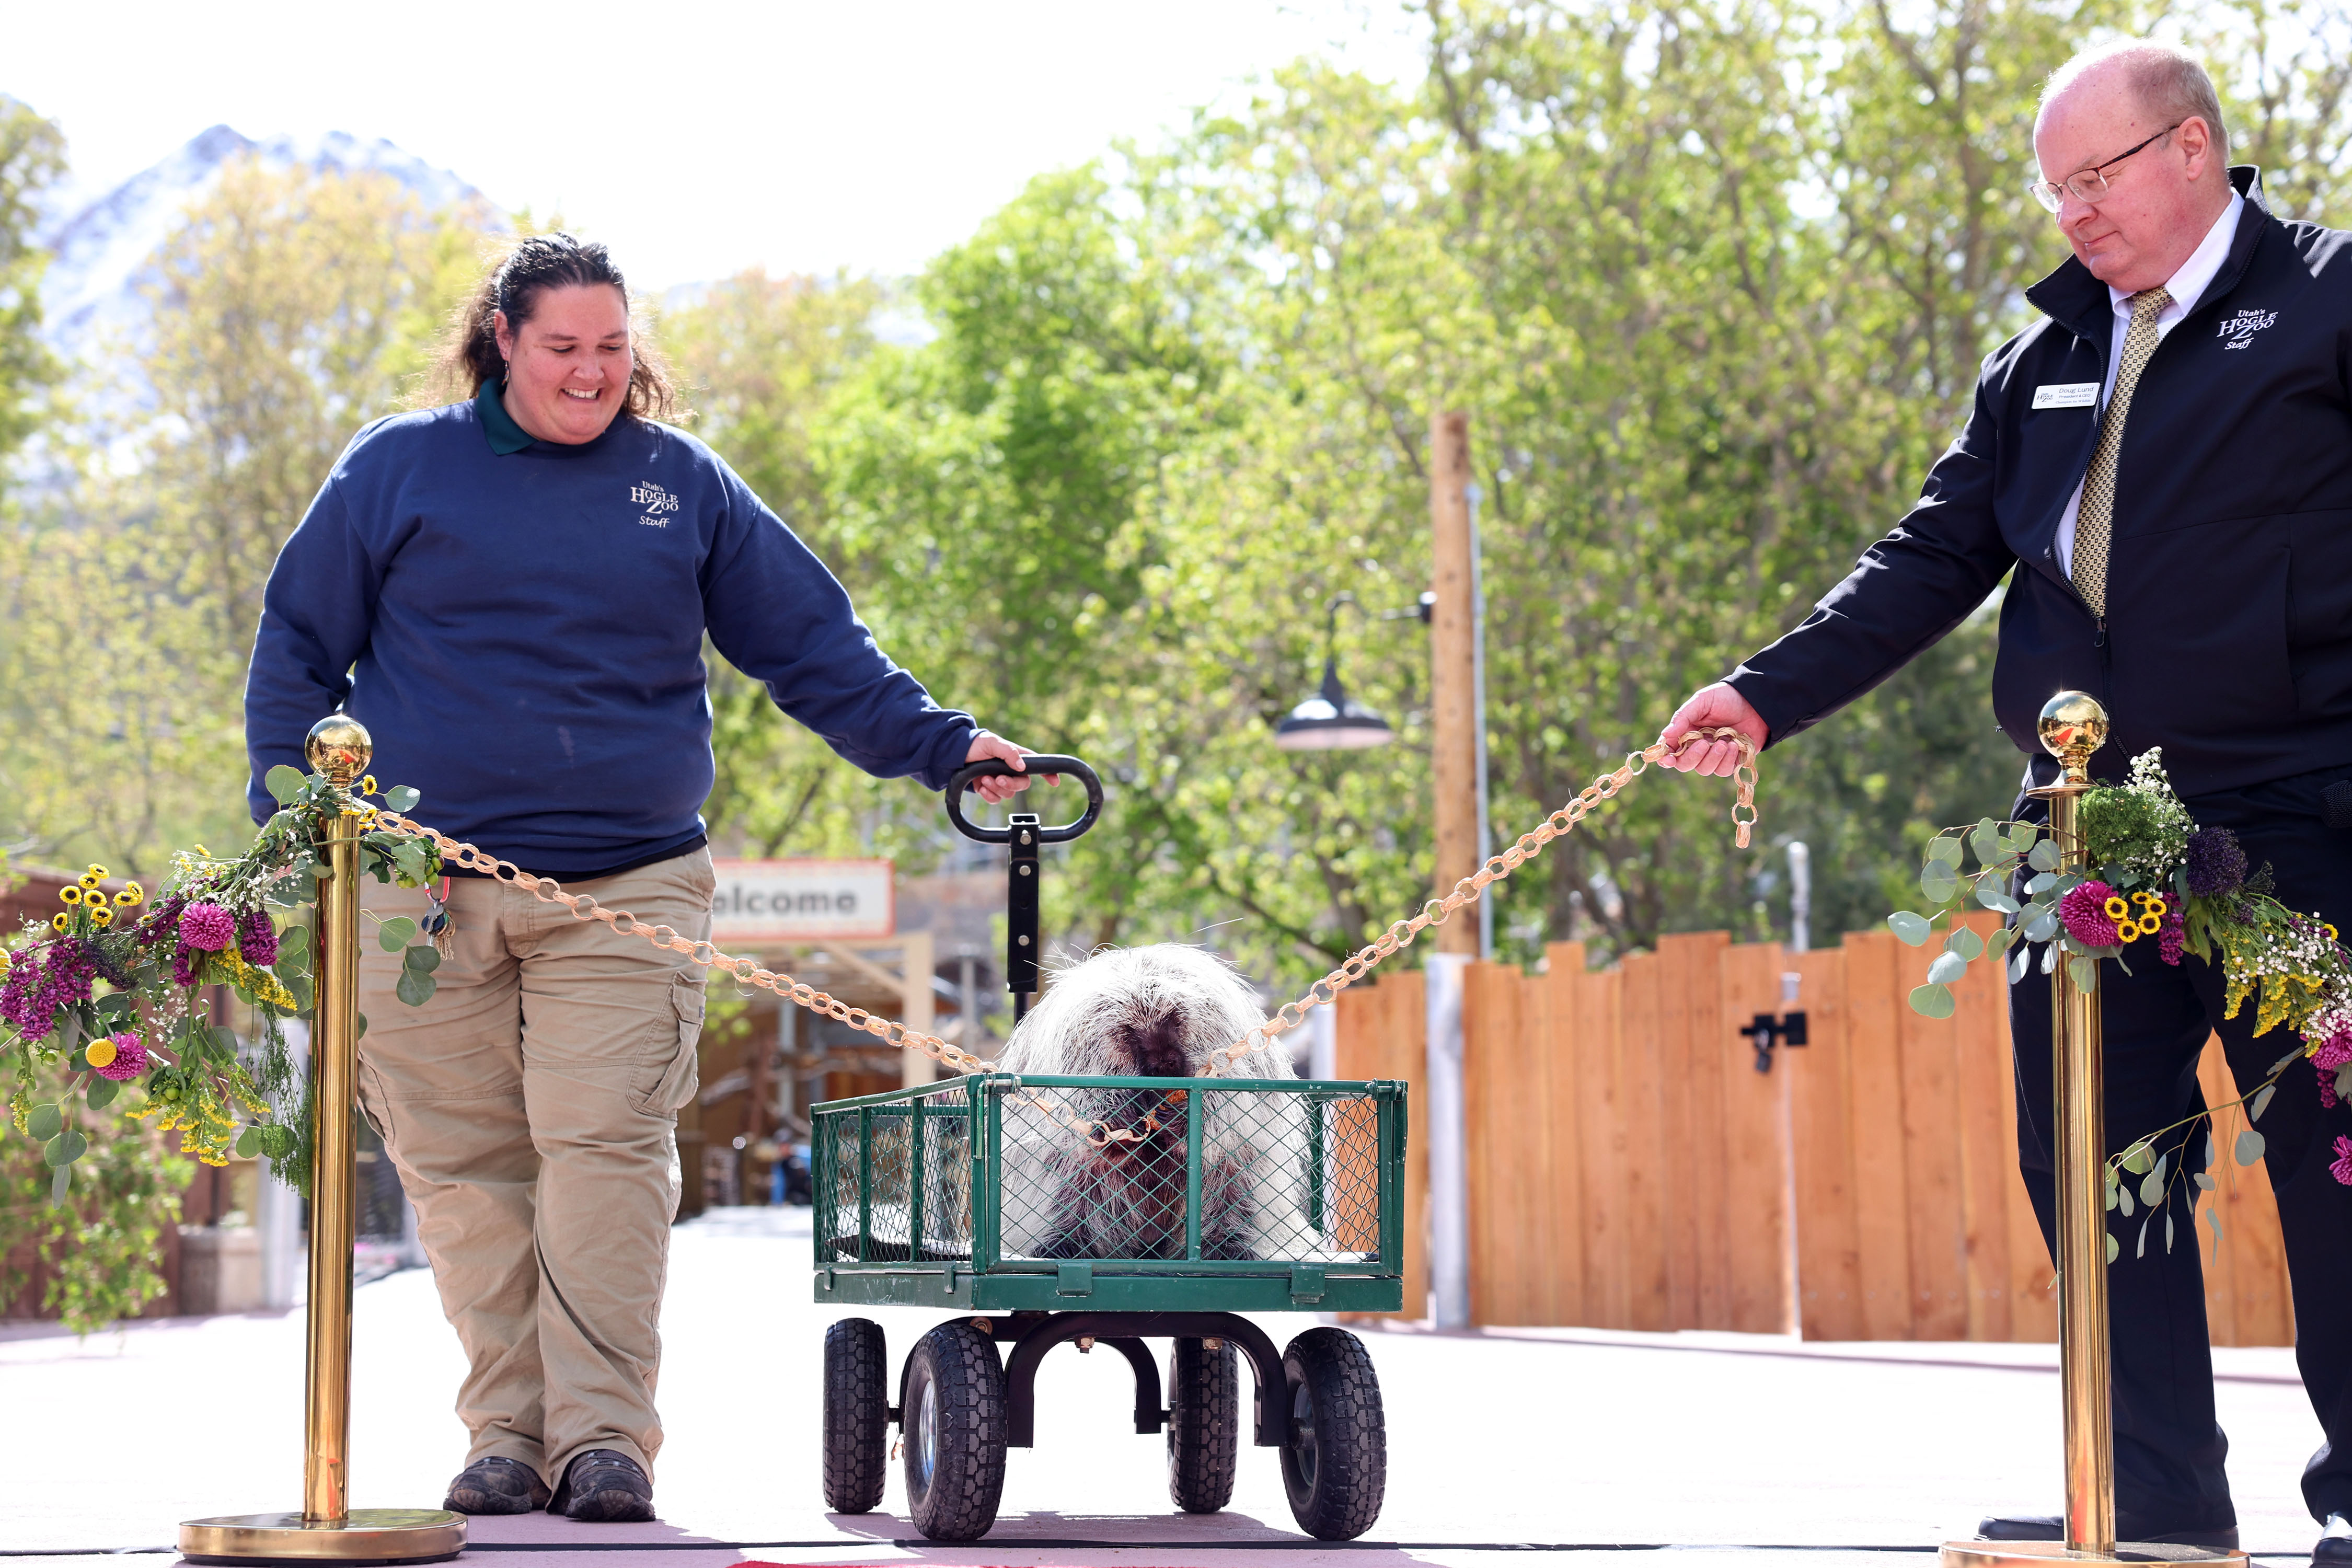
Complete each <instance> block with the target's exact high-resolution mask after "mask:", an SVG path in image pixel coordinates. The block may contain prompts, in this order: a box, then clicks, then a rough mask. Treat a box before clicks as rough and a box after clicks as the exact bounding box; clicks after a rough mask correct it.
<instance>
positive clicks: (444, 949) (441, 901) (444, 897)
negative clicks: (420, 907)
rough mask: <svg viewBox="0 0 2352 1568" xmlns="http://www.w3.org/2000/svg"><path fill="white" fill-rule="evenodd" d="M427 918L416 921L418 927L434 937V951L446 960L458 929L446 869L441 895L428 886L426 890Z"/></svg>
mask: <svg viewBox="0 0 2352 1568" xmlns="http://www.w3.org/2000/svg"><path fill="white" fill-rule="evenodd" d="M416 929H417V930H419V931H423V932H424V933H425V935H426V936H429V937H431V938H432V939H433V951H434V952H437V953H439V954H440V955H441V957H442V959H443V960H444V961H445V962H446V960H447V959H448V957H449V950H450V949H451V948H452V947H453V946H454V945H455V944H456V943H455V939H456V936H457V921H456V920H454V919H453V918H451V916H450V913H449V875H448V873H447V872H446V871H445V872H443V873H442V875H441V892H440V896H439V897H437V898H436V897H435V896H434V893H433V889H430V888H427V889H425V918H424V919H423V920H421V921H417V922H416Z"/></svg>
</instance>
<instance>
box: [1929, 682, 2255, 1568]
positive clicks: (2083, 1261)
mask: <svg viewBox="0 0 2352 1568" xmlns="http://www.w3.org/2000/svg"><path fill="white" fill-rule="evenodd" d="M2041 734H2042V749H2043V750H2045V751H2047V752H2049V753H2050V754H2051V755H2052V756H2054V757H2056V758H2057V759H2058V761H2059V763H2061V764H2062V765H2063V768H2064V770H2065V772H2064V776H2063V777H2062V778H2061V779H2060V780H2059V781H2058V783H2056V784H2053V785H2052V786H2050V787H2049V788H2048V789H2041V790H2035V791H2034V792H2033V794H2034V795H2038V796H2039V797H2041V798H2042V799H2043V800H2046V801H2048V802H2049V803H2050V834H2051V837H2053V839H2055V840H2056V841H2057V844H2058V849H2059V853H2060V854H2061V855H2062V856H2063V861H2062V866H2063V868H2064V869H2066V870H2069V871H2080V870H2083V869H2084V868H2085V867H2086V865H2087V860H2086V858H2085V856H2084V848H2083V838H2082V835H2081V832H2080V831H2079V829H2078V828H2077V827H2076V826H2075V807H2076V806H2077V805H2079V804H2080V802H2081V800H2082V797H2083V796H2084V795H2085V794H2087V793H2088V792H2089V791H2090V789H2091V787H2092V785H2091V753H2093V752H2096V751H2097V750H2098V749H2099V748H2100V747H2101V746H2104V745H2105V744H2106V742H2107V710H2105V708H2103V707H2101V706H2100V705H2099V703H2098V701H2097V700H2095V699H2094V698H2093V697H2091V696H2090V695H2089V694H2088V693H2087V692H2082V691H2062V692H2060V693H2059V694H2058V695H2057V696H2055V697H2053V698H2052V699H2051V700H2049V702H2048V703H2046V704H2045V705H2044V706H2043V707H2042V721H2041ZM2070 967H2071V966H2070V965H2069V964H2067V963H2064V962H2063V961H2062V962H2060V963H2058V964H2057V965H2056V966H2055V967H2054V968H2053V969H2052V971H2051V975H2050V986H2051V992H2050V1004H2051V1005H2050V1036H2051V1040H2050V1044H2051V1055H2052V1057H2053V1071H2054V1076H2055V1079H2056V1083H2055V1086H2054V1087H2055V1089H2056V1100H2057V1113H2056V1121H2057V1133H2058V1172H2057V1177H2058V1258H2057V1263H2058V1381H2059V1384H2060V1387H2061V1393H2062V1397H2063V1399H2064V1401H2065V1452H2066V1514H2065V1520H2064V1529H2065V1532H2066V1539H2065V1540H2063V1541H1954V1542H1947V1543H1946V1544H1945V1547H1944V1552H1943V1568H2042V1565H2043V1564H2046V1563H2051V1562H2052V1561H2053V1560H2055V1561H2060V1562H2067V1563H2147V1562H2150V1561H2158V1562H2170V1563H2234V1564H2237V1565H2239V1568H2244V1564H2245V1563H2246V1554H2245V1553H2244V1552H2214V1551H2209V1550H2207V1549H2204V1548H2202V1547H2193V1546H2168V1545H2155V1544H2149V1543H2146V1542H2123V1543H2121V1544H2120V1545H2119V1544H2118V1543H2117V1542H2116V1457H2115V1411H2114V1406H2113V1405H2112V1403H2111V1398H2112V1395H2111V1393H2110V1379H2109V1373H2108V1365H2107V1226H2106V1201H2105V1199H2106V1194H2105V1183H2104V1181H2103V1179H2102V1175H2101V1172H2102V1168H2103V1166H2104V1164H2105V1157H2106V1146H2107V1145H2106V1100H2105V1073H2104V1071H2103V1068H2104V1060H2103V1058H2104V1052H2105V1042H2104V1040H2103V1038H2102V1037H2101V1034H2100V1026H2099V997H2098V993H2097V991H2096V990H2095V989H2091V990H2085V989H2084V988H2082V987H2080V986H2077V985H2076V984H2074V975H2073V974H2072V973H2070Z"/></svg>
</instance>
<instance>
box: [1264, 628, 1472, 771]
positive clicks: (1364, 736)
mask: <svg viewBox="0 0 2352 1568" xmlns="http://www.w3.org/2000/svg"><path fill="white" fill-rule="evenodd" d="M1435 597H1436V595H1432V594H1423V595H1422V596H1421V603H1420V604H1419V605H1416V606H1415V607H1414V608H1412V609H1410V610H1389V611H1386V612H1384V613H1382V614H1381V616H1379V617H1378V618H1379V619H1381V620H1383V621H1395V620H1402V619H1404V618H1405V617H1407V616H1413V617H1417V618H1418V619H1420V620H1423V621H1426V620H1428V619H1429V616H1430V610H1431V607H1432V605H1433V603H1434V600H1435ZM1340 605H1355V608H1356V613H1357V614H1359V615H1366V616H1369V615H1370V614H1371V612H1370V610H1367V609H1365V608H1364V606H1363V605H1361V604H1360V603H1359V602H1358V600H1357V598H1356V595H1353V594H1351V593H1346V592H1341V593H1338V594H1334V595H1331V602H1330V603H1329V604H1328V605H1324V606H1323V615H1324V625H1323V687H1322V689H1321V690H1320V691H1318V692H1317V693H1316V695H1314V696H1312V697H1310V698H1308V699H1307V700H1306V701H1304V702H1302V703H1300V704H1299V705H1298V706H1297V707H1296V708H1293V709H1292V710H1290V716H1289V717H1288V718H1286V719H1285V720H1283V721H1282V722H1281V723H1279V724H1276V726H1275V727H1274V743H1275V744H1276V746H1278V747H1280V748H1281V749H1282V750H1283V751H1286V752H1361V751H1366V750H1369V749H1370V748H1371V747H1373V746H1385V745H1387V744H1388V743H1389V742H1391V741H1393V740H1395V739H1396V731H1395V730H1394V729H1392V728H1391V726H1390V724H1389V721H1387V720H1385V719H1383V718H1381V716H1380V715H1379V714H1378V713H1376V712H1374V711H1373V710H1371V709H1370V708H1368V707H1366V706H1365V705H1364V704H1363V703H1361V702H1359V701H1357V700H1355V699H1354V698H1352V697H1350V696H1349V695H1348V691H1347V688H1345V687H1343V686H1341V685H1340V684H1339V648H1338V642H1339V606H1340Z"/></svg>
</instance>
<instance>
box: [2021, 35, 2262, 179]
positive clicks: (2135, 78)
mask: <svg viewBox="0 0 2352 1568" xmlns="http://www.w3.org/2000/svg"><path fill="white" fill-rule="evenodd" d="M2077 84H2080V85H2081V86H2082V87H2083V89H2084V93H2085V94H2086V95H2087V94H2088V93H2094V92H2105V91H2109V90H2113V89H2122V90H2123V91H2126V92H2128V93H2129V94H2130V95H2131V96H2132V98H2133V99H2134V100H2137V102H2138V104H2139V106H2140V107H2141V108H2142V109H2143V110H2146V111H2147V115H2148V116H2149V118H2151V119H2152V120H2154V121H2156V122H2157V123H2158V124H2159V125H2171V124H2174V123H2177V122H2178V121H2183V120H2188V119H2189V118H2191V117H2194V118H2196V119H2199V120H2202V121H2204V122H2205V130H2206V133H2207V134H2208V135H2209V136H2210V137H2211V138H2212V141H2213V156H2214V158H2215V160H2216V161H2217V162H2219V163H2221V166H2222V167H2223V168H2224V169H2226V168H2228V167H2229V163H2230V132H2229V131H2228V129H2227V128H2226V127H2224V126H2223V125H2222V123H2221V96H2220V95H2219V94H2218V93H2216V92H2215V91H2214V90H2213V79H2212V78H2211V77H2210V76H2208V75H2207V74H2206V72H2205V66H2204V62H2203V61H2201V60H2200V59H2199V58H2197V57H2196V56H2195V55H2192V54H2190V53H2189V51H2188V50H2187V49H2184V48H2181V47H2179V46H2178V45H2175V44H2158V43H2152V42H2150V41H2148V40H2147V39H2144V38H2126V39H2125V40H2124V41H2123V42H2121V43H2115V44H2102V45H2100V46H2099V47H2097V48H2095V49H2084V51H2083V52H2082V53H2081V54H2079V55H2076V56H2075V57H2074V58H2073V59H2071V60H2068V61H2067V62H2066V63H2065V64H2064V65H2063V66H2060V67H2059V68H2057V69H2056V70H2054V71H2052V72H2051V73H2050V79H2049V80H2048V81H2045V82H2043V83H2042V103H2041V106H2040V108H2039V110H2037V111H2036V112H2035V114H2034V117H2033V123H2034V127H2035V130H2036V131H2037V132H2039V130H2040V128H2041V124H2042V116H2044V115H2046V114H2048V113H2049V112H2050V106H2051V105H2052V103H2053V102H2054V101H2055V100H2057V99H2059V98H2060V97H2061V96H2063V95H2064V94H2065V93H2067V92H2069V91H2071V90H2072V89H2074V88H2075V86H2076V85H2077Z"/></svg>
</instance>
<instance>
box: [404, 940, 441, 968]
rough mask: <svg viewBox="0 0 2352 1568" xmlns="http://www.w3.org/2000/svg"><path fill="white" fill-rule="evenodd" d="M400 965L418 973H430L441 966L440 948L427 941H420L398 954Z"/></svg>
mask: <svg viewBox="0 0 2352 1568" xmlns="http://www.w3.org/2000/svg"><path fill="white" fill-rule="evenodd" d="M400 966H401V967H402V968H403V969H406V970H411V971H413V972H415V973H418V974H430V973H433V972H434V971H435V970H436V969H438V968H440V967H441V953H440V950H439V949H437V948H436V947H435V946H434V945H433V944H432V943H431V942H418V943H416V944H415V946H413V947H411V948H410V949H409V950H408V951H407V952H404V953H402V954H401V955H400Z"/></svg>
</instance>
